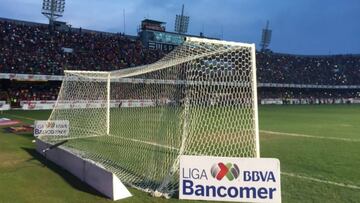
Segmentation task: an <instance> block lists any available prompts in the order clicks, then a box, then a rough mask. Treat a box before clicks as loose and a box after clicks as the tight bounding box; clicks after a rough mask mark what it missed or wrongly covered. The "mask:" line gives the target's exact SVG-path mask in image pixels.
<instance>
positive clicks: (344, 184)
mask: <svg viewBox="0 0 360 203" xmlns="http://www.w3.org/2000/svg"><path fill="white" fill-rule="evenodd" d="M281 174H282V175H285V176H290V177H294V178H300V179H304V180H309V181H314V182H318V183H325V184H329V185H335V186H339V187H345V188H350V189H356V190H360V186H357V185H350V184H346V183H338V182H333V181H328V180H321V179H318V178H313V177H308V176H303V175H298V174H295V173H288V172H281Z"/></svg>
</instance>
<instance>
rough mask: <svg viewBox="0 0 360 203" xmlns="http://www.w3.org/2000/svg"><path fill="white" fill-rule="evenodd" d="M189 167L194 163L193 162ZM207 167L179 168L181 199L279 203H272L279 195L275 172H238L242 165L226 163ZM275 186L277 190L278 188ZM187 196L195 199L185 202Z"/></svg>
mask: <svg viewBox="0 0 360 203" xmlns="http://www.w3.org/2000/svg"><path fill="white" fill-rule="evenodd" d="M192 163H197V161H196V160H193V161H192ZM213 163H214V162H213ZM224 163H226V164H224ZM210 166H211V167H206V168H203V167H201V166H200V167H183V166H181V171H180V180H181V182H180V184H181V185H180V191H179V192H180V197H181V198H182V199H205V200H230V201H242V200H243V201H252V202H262V201H268V202H278V201H272V200H273V199H274V197H275V196H276V193H277V192H278V193H280V180H277V176H276V175H275V174H274V173H276V172H274V171H272V170H263V169H261V168H260V169H258V170H251V167H250V168H249V167H244V168H241V166H242V165H241V163H233V162H228V161H221V162H217V163H215V164H211V165H210ZM239 166H240V167H239ZM279 173H280V172H279ZM278 177H280V176H278ZM276 185H278V186H279V187H278V188H277V187H276ZM278 190H279V191H278ZM186 196H189V197H195V198H186ZM184 197H185V198H184ZM280 199H281V196H280ZM280 201H281V200H280Z"/></svg>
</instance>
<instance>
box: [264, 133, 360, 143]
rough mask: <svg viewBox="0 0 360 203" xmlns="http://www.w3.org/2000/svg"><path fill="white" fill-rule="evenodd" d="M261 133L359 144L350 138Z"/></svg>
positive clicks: (359, 140)
mask: <svg viewBox="0 0 360 203" xmlns="http://www.w3.org/2000/svg"><path fill="white" fill-rule="evenodd" d="M260 132H261V133H266V134H271V135H285V136H292V137H306V138H314V139H323V140H337V141H345V142H360V139H351V138H341V137H324V136H315V135H306V134H297V133H285V132H276V131H269V130H260Z"/></svg>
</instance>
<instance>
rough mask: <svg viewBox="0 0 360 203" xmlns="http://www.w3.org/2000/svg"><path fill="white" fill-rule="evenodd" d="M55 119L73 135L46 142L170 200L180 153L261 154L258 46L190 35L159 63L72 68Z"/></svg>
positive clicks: (42, 136)
mask: <svg viewBox="0 0 360 203" xmlns="http://www.w3.org/2000/svg"><path fill="white" fill-rule="evenodd" d="M49 120H68V121H69V124H70V129H69V133H68V135H66V136H48V135H46V134H43V135H40V136H39V138H40V139H41V140H43V141H46V142H49V143H55V142H57V141H59V140H69V141H68V142H67V143H66V144H64V147H65V148H66V149H68V150H69V151H72V152H74V153H76V154H77V155H79V156H81V157H82V158H84V159H87V160H92V161H93V162H95V163H97V164H99V165H101V166H102V167H104V168H106V169H107V170H109V171H111V172H112V173H114V174H116V176H117V177H118V178H119V179H120V180H121V181H123V182H124V183H125V184H126V185H128V186H132V187H135V188H138V189H141V190H143V191H147V192H152V193H154V194H156V195H164V196H171V195H173V194H174V193H175V192H176V190H177V188H178V173H179V171H178V170H179V157H180V156H181V155H207V156H223V157H260V146H259V129H258V128H259V126H258V109H257V86H256V61H255V46H254V45H253V44H244V43H237V42H226V41H219V40H208V39H199V38H186V40H185V42H184V43H183V44H182V45H180V46H178V47H176V48H175V49H174V50H173V51H172V52H170V53H169V54H167V55H166V56H165V57H163V58H162V59H161V60H159V61H157V62H156V63H153V64H149V65H143V66H139V67H134V68H127V69H122V70H116V71H104V72H102V71H65V75H64V80H63V83H62V86H61V89H60V92H59V96H58V99H57V102H56V105H55V107H54V109H53V111H52V113H51V115H50V117H49Z"/></svg>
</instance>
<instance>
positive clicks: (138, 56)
mask: <svg viewBox="0 0 360 203" xmlns="http://www.w3.org/2000/svg"><path fill="white" fill-rule="evenodd" d="M0 45H1V46H0V72H1V73H29V74H46V75H62V74H63V70H64V69H76V70H104V71H107V70H118V69H121V68H126V67H132V66H138V65H143V64H148V63H152V62H155V61H156V60H158V59H159V58H160V57H161V56H162V53H161V52H160V51H158V50H148V49H145V48H143V46H142V44H141V42H140V41H139V40H133V39H130V38H128V37H126V36H123V35H121V34H113V35H105V34H102V33H91V32H81V31H80V32H72V31H71V30H69V31H58V30H54V31H52V32H50V31H49V29H48V27H47V26H41V25H38V26H35V25H29V24H18V23H12V22H7V21H0Z"/></svg>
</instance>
